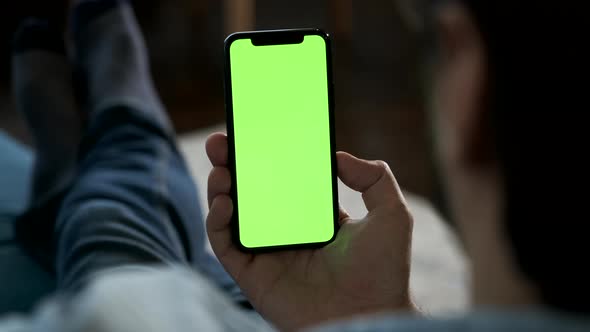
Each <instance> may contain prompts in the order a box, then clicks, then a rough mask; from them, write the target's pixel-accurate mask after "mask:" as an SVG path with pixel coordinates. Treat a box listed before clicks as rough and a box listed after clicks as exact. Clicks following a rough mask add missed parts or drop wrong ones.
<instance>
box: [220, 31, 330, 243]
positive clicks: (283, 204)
mask: <svg viewBox="0 0 590 332" xmlns="http://www.w3.org/2000/svg"><path fill="white" fill-rule="evenodd" d="M225 60H226V62H225V104H226V114H227V134H228V143H229V144H228V145H229V153H228V157H229V163H228V164H229V169H230V172H231V175H232V189H231V195H232V199H233V202H234V211H233V220H232V223H233V224H232V225H233V237H234V241H235V243H236V244H237V245H238V247H239V248H241V249H242V250H244V251H263V250H277V249H285V248H297V247H300V248H301V247H303V248H312V247H319V246H323V245H325V244H327V243H329V242H331V241H333V240H334V238H335V236H336V231H337V227H338V190H337V170H336V152H335V138H334V114H333V107H334V102H333V98H334V97H333V84H332V67H331V66H332V61H331V51H330V38H329V36H328V35H327V34H326V33H324V32H322V31H321V30H317V29H297V30H273V31H257V32H240V33H235V34H232V35H230V36H229V37H228V38H227V39H226V41H225Z"/></svg>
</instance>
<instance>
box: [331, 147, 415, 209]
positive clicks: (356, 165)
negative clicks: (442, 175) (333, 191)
mask: <svg viewBox="0 0 590 332" xmlns="http://www.w3.org/2000/svg"><path fill="white" fill-rule="evenodd" d="M337 160H338V177H339V178H340V180H342V182H343V183H344V184H345V185H346V186H348V187H349V188H351V189H353V190H355V191H358V192H360V193H362V195H363V201H364V202H365V206H366V207H367V210H368V211H369V212H370V211H372V210H374V209H376V208H378V207H390V208H391V207H398V206H401V205H405V204H406V202H405V199H404V196H403V194H402V192H401V189H400V188H399V185H398V184H397V181H396V180H395V177H394V176H393V173H392V172H391V169H390V168H389V166H388V165H387V163H385V162H384V161H368V160H362V159H358V158H356V157H354V156H352V155H350V154H348V153H345V152H338V154H337Z"/></svg>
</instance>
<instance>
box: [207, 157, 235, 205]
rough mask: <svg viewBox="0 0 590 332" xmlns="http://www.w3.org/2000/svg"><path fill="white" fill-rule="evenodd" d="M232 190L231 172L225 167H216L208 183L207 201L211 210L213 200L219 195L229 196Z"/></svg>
mask: <svg viewBox="0 0 590 332" xmlns="http://www.w3.org/2000/svg"><path fill="white" fill-rule="evenodd" d="M230 189H231V176H230V174H229V170H228V169H227V168H225V167H214V168H213V170H211V173H209V180H208V183H207V200H208V202H209V208H211V204H212V203H213V199H215V197H217V196H218V195H222V194H224V195H227V194H229V191H230Z"/></svg>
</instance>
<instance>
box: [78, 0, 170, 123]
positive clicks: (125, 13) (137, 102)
mask: <svg viewBox="0 0 590 332" xmlns="http://www.w3.org/2000/svg"><path fill="white" fill-rule="evenodd" d="M71 28H72V30H73V32H72V36H73V39H74V53H75V55H74V62H75V64H76V72H77V73H76V75H77V76H78V78H79V80H80V82H84V84H85V85H86V87H85V90H86V98H85V103H86V107H87V108H88V111H89V112H90V116H95V115H96V114H98V113H100V111H101V110H104V109H108V108H109V107H112V106H114V105H116V106H129V107H132V108H135V109H136V110H138V111H139V110H141V111H144V112H146V113H148V114H147V115H148V116H149V117H151V118H152V119H154V120H156V121H157V122H158V123H159V124H162V125H163V126H164V129H165V130H167V131H169V130H171V125H170V123H169V120H168V117H167V115H166V113H165V110H164V107H163V106H162V104H161V102H160V99H159V97H158V95H157V93H156V91H155V88H154V85H153V82H152V78H151V74H150V68H149V59H148V53H147V50H146V46H145V41H144V40H143V36H142V34H141V31H140V28H139V26H138V23H137V21H136V18H135V15H134V13H133V9H132V8H131V5H130V4H129V3H128V2H127V1H123V0H78V1H74V9H73V14H72V23H71Z"/></svg>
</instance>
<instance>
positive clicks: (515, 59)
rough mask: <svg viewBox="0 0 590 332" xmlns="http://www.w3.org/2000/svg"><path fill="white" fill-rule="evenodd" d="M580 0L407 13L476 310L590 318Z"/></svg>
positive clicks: (429, 6) (444, 6) (445, 5)
mask: <svg viewBox="0 0 590 332" xmlns="http://www.w3.org/2000/svg"><path fill="white" fill-rule="evenodd" d="M582 3H583V2H580V3H577V2H573V1H572V2H571V3H570V2H568V1H566V2H552V3H550V4H545V2H542V1H501V0H499V1H478V0H456V1H427V2H425V3H420V2H417V1H416V2H411V3H408V2H406V3H405V5H406V7H403V8H404V9H407V8H408V7H407V6H408V5H410V6H412V7H414V8H418V9H419V10H418V11H408V12H410V13H411V15H410V19H411V20H412V22H413V24H415V25H416V26H418V27H421V28H423V30H424V32H425V36H427V38H426V40H427V41H428V45H429V48H428V50H429V51H428V52H427V53H428V55H433V54H434V56H433V57H432V59H431V60H432V61H431V71H430V73H431V74H432V75H430V78H431V80H430V81H431V83H432V84H431V88H430V89H429V96H430V99H431V106H432V107H431V110H432V117H433V120H434V121H433V123H434V142H435V144H436V145H437V151H438V157H439V158H438V159H439V162H440V169H441V174H442V175H443V178H444V179H443V183H444V184H445V189H446V193H447V196H448V201H449V203H450V207H451V211H452V216H453V218H454V219H455V222H456V224H457V226H458V229H459V232H460V235H461V237H462V239H463V241H464V243H465V247H466V249H467V252H468V254H469V256H470V257H471V260H472V266H473V274H474V276H473V282H474V285H473V294H474V295H473V296H474V301H475V302H476V304H480V305H484V306H499V307H506V306H518V305H521V306H522V305H531V304H533V305H536V304H540V305H544V306H550V307H551V308H553V309H556V310H563V311H568V312H586V313H587V312H589V311H590V306H589V303H590V298H589V297H590V275H589V273H588V272H587V270H588V269H587V268H586V266H585V265H586V263H585V260H586V259H585V256H586V255H587V253H588V249H589V248H590V246H589V245H588V244H586V243H587V242H586V241H587V240H586V237H587V236H588V235H587V233H586V232H585V230H586V229H587V227H585V224H586V222H587V219H588V218H587V216H586V214H585V213H584V212H585V210H584V208H585V202H584V199H585V196H586V195H585V193H584V191H583V189H585V187H584V185H585V184H586V183H587V178H588V176H587V175H586V174H587V172H588V171H589V169H588V168H586V167H585V165H586V162H585V161H583V159H586V158H584V157H583V156H582V155H583V154H584V153H585V149H584V146H582V144H583V142H585V141H587V139H583V134H584V130H583V129H584V127H583V126H585V123H584V121H583V119H584V117H583V115H582V114H583V113H584V112H585V111H587V110H588V106H587V100H588V97H586V95H587V92H586V91H585V90H586V89H587V87H588V84H587V83H585V80H586V79H587V77H588V76H587V75H586V74H585V73H587V64H586V63H587V62H588V61H590V58H589V57H588V55H587V51H585V50H584V52H585V54H583V51H582V50H583V49H586V48H587V47H586V45H582V43H587V42H586V40H587V36H586V34H587V33H586V29H585V28H583V27H582V25H583V23H584V22H585V18H584V17H582V16H583V15H582V13H584V11H583V10H582V8H581V6H582ZM417 13H419V14H420V15H416V14H417ZM583 163H584V165H583Z"/></svg>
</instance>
